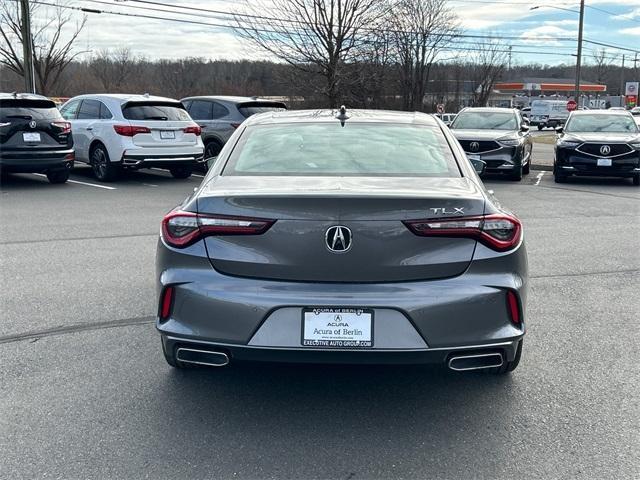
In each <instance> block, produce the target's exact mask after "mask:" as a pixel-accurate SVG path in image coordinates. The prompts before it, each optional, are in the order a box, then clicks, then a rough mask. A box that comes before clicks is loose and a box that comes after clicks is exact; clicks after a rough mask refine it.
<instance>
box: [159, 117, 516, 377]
mask: <svg viewBox="0 0 640 480" xmlns="http://www.w3.org/2000/svg"><path fill="white" fill-rule="evenodd" d="M482 167H483V165H482V164H481V162H476V168H478V169H481V168H482ZM157 280H158V294H159V301H158V319H157V328H158V330H159V332H160V334H161V337H162V347H163V351H164V355H165V358H166V359H167V362H168V363H169V364H170V365H172V366H174V367H185V366H189V365H210V366H223V365H227V364H228V363H229V362H232V361H242V360H260V361H286V362H318V363H368V364H378V363H429V362H436V363H442V364H446V365H447V366H448V367H449V368H451V369H452V370H476V369H484V370H489V371H493V372H496V373H505V372H509V371H512V370H513V369H515V368H516V366H517V365H518V362H519V361H520V356H521V353H522V337H523V335H524V332H525V300H526V292H527V255H526V251H525V246H524V236H523V230H522V225H521V223H520V221H519V220H518V219H517V218H516V217H515V216H514V215H512V214H511V213H509V212H507V211H505V210H503V209H502V208H501V207H500V206H499V205H498V204H497V203H496V202H495V200H494V199H493V197H492V196H491V195H490V194H489V193H487V191H486V190H485V188H484V187H483V185H482V182H481V181H480V180H479V178H478V175H477V173H476V170H475V169H474V166H473V165H472V164H471V163H470V162H469V160H468V159H467V158H466V156H465V154H464V151H463V150H462V149H461V148H460V146H459V144H458V143H457V142H456V141H455V139H454V138H453V136H452V134H451V133H450V132H449V130H448V129H447V128H446V127H445V126H444V124H443V123H442V122H441V121H439V120H437V119H435V118H434V117H432V116H430V115H424V114H420V113H415V114H413V113H395V112H382V111H346V110H344V109H341V111H339V112H335V111H295V112H294V111H292V112H281V113H265V114H260V115H255V116H253V117H251V118H250V119H248V120H247V121H246V122H244V123H243V124H242V125H241V126H240V127H239V128H238V129H237V130H236V132H235V133H234V135H233V136H232V137H231V139H230V141H229V142H227V144H226V146H225V147H224V148H223V149H222V151H221V152H220V155H219V157H218V160H217V162H216V163H215V165H214V167H213V168H212V169H211V170H210V171H209V173H208V174H207V177H206V178H205V179H204V180H203V183H202V185H201V186H200V188H199V189H198V190H197V191H196V192H194V194H193V195H192V196H191V197H189V198H188V199H186V200H185V201H184V202H183V204H182V205H180V206H179V207H177V208H176V209H175V210H173V211H172V212H170V213H168V214H167V215H166V216H165V218H164V219H163V221H162V228H161V238H160V240H159V243H158V252H157Z"/></svg>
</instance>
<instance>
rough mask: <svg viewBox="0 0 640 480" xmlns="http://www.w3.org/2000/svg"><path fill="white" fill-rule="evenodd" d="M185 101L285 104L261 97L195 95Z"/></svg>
mask: <svg viewBox="0 0 640 480" xmlns="http://www.w3.org/2000/svg"><path fill="white" fill-rule="evenodd" d="M182 100H183V101H185V100H220V101H223V102H230V103H246V102H272V103H283V102H281V101H279V100H271V99H269V98H260V97H240V96H233V95H194V96H192V97H185V98H183V99H182Z"/></svg>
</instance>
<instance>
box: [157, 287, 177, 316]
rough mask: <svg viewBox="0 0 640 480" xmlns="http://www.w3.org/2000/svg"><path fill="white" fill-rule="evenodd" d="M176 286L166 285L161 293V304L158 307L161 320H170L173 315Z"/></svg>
mask: <svg viewBox="0 0 640 480" xmlns="http://www.w3.org/2000/svg"><path fill="white" fill-rule="evenodd" d="M174 290H175V289H174V287H172V286H168V287H164V290H162V294H161V295H160V306H159V308H158V317H160V320H161V321H164V320H168V319H169V317H170V316H171V309H172V307H173V296H174Z"/></svg>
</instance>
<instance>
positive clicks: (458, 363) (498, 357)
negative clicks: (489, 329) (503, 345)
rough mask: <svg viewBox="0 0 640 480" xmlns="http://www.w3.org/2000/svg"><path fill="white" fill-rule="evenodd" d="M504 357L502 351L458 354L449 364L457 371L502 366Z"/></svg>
mask: <svg viewBox="0 0 640 480" xmlns="http://www.w3.org/2000/svg"><path fill="white" fill-rule="evenodd" d="M503 364H504V359H503V358H502V354H500V353H482V354H477V355H456V356H455V357H451V358H450V359H449V363H448V366H449V368H450V369H451V370H455V371H456V372H466V371H469V370H481V369H484V368H496V367H501V366H502V365H503Z"/></svg>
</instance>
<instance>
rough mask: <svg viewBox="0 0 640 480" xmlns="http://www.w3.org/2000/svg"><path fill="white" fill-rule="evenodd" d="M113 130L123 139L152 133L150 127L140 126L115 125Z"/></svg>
mask: <svg viewBox="0 0 640 480" xmlns="http://www.w3.org/2000/svg"><path fill="white" fill-rule="evenodd" d="M113 129H114V130H115V131H116V133H117V134H118V135H122V136H123V137H133V136H134V135H137V134H139V133H151V129H150V128H149V127H142V126H139V125H114V126H113Z"/></svg>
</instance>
